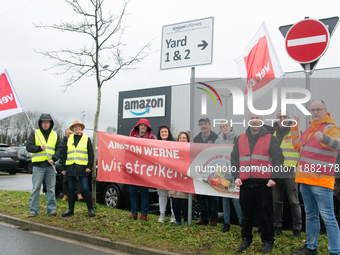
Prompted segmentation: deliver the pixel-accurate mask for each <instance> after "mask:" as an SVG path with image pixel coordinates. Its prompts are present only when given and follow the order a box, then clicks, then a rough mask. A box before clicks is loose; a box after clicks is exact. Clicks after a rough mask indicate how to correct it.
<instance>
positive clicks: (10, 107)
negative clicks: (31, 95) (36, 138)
mask: <svg viewBox="0 0 340 255" xmlns="http://www.w3.org/2000/svg"><path fill="white" fill-rule="evenodd" d="M23 111H24V108H23V107H22V105H21V102H20V99H19V97H18V95H17V93H16V91H15V89H14V86H13V84H12V82H11V80H10V78H9V75H8V73H7V71H6V70H5V71H4V73H2V74H1V75H0V119H4V118H6V117H8V116H11V115H14V114H17V113H20V112H23Z"/></svg>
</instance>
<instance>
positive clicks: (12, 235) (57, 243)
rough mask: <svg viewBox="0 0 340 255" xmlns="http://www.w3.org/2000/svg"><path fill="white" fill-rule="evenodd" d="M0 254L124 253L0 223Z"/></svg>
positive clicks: (66, 254)
mask: <svg viewBox="0 0 340 255" xmlns="http://www.w3.org/2000/svg"><path fill="white" fill-rule="evenodd" d="M0 247H1V251H0V253H1V254H6V255H46V254H53V255H68V254H72V255H93V254H96V255H109V254H110V255H112V254H116V255H126V254H128V253H123V252H120V251H115V250H112V249H108V248H102V247H96V246H93V245H86V244H84V243H79V242H76V241H70V240H64V239H61V238H56V237H53V236H49V235H45V234H41V233H37V232H28V231H24V230H21V229H18V228H16V227H14V226H12V225H9V224H5V223H0Z"/></svg>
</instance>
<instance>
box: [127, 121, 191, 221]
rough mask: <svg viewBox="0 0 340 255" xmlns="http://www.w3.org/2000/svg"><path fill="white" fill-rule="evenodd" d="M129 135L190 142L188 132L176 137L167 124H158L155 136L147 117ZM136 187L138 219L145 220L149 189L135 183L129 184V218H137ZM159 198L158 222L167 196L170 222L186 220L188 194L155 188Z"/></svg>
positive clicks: (163, 214)
mask: <svg viewBox="0 0 340 255" xmlns="http://www.w3.org/2000/svg"><path fill="white" fill-rule="evenodd" d="M130 136H131V137H137V138H144V139H154V140H163V141H177V142H190V132H189V131H186V132H184V131H181V132H179V134H178V136H177V139H176V140H175V139H174V138H173V136H172V133H171V130H170V128H169V126H168V125H165V124H163V125H160V127H159V129H158V133H157V136H155V135H154V134H153V133H152V127H151V125H150V122H149V121H148V120H147V119H140V120H139V121H138V123H137V124H136V125H135V126H134V128H133V129H132V130H131V132H130ZM138 188H139V189H140V195H141V216H140V218H139V219H140V220H147V214H148V210H149V190H148V188H147V187H138V186H136V185H130V186H129V191H130V203H131V215H130V216H129V218H130V219H134V220H137V218H138V215H137V213H138ZM157 194H158V198H159V212H160V215H159V218H158V222H160V223H164V221H165V212H166V207H167V203H168V197H170V204H171V219H170V222H171V223H175V225H181V224H182V217H183V219H184V222H187V221H188V194H187V193H184V192H179V191H168V190H164V189H157Z"/></svg>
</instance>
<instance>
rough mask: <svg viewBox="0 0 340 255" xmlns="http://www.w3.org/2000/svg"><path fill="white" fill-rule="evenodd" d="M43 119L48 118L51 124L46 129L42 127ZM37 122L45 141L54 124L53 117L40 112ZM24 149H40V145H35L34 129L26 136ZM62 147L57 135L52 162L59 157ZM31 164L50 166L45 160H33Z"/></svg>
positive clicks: (32, 150) (36, 151) (36, 150)
mask: <svg viewBox="0 0 340 255" xmlns="http://www.w3.org/2000/svg"><path fill="white" fill-rule="evenodd" d="M43 120H50V122H51V125H50V128H49V129H48V130H44V129H42V127H41V122H42V121H43ZM38 124H39V129H40V131H41V133H42V134H43V136H44V138H45V140H46V142H47V140H48V137H49V135H50V133H51V131H52V129H53V126H54V122H53V119H52V117H51V115H49V114H46V113H43V114H41V116H40V118H39V121H38ZM26 149H27V151H28V152H33V153H38V152H41V151H42V150H41V148H40V146H38V145H35V131H32V133H31V134H30V136H29V137H28V139H27V145H26ZM62 149H63V147H62V146H61V143H60V139H59V136H58V139H57V143H56V145H55V153H54V155H53V156H52V160H53V161H54V162H56V161H57V160H58V159H59V157H60V155H61V151H62ZM33 166H37V167H47V166H51V165H50V163H48V161H47V160H45V161H43V162H34V163H33Z"/></svg>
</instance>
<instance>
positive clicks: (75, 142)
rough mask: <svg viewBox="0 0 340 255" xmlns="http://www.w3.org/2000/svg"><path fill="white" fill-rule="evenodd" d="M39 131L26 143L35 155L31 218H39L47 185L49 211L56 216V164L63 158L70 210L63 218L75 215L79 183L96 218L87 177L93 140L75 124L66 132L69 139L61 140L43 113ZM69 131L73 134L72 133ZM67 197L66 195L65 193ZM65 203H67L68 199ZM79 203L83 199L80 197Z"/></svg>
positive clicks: (63, 171) (50, 120)
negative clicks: (40, 201)
mask: <svg viewBox="0 0 340 255" xmlns="http://www.w3.org/2000/svg"><path fill="white" fill-rule="evenodd" d="M38 125H39V128H38V129H36V130H34V131H32V133H31V134H30V136H29V138H28V140H27V146H26V148H27V151H29V152H30V153H31V154H32V164H33V174H32V184H33V188H32V193H31V195H30V198H29V207H30V209H29V214H28V217H36V216H37V215H38V212H39V198H40V196H39V195H40V190H41V185H42V183H43V182H44V181H45V183H46V210H47V214H49V215H51V216H56V215H57V211H56V209H57V204H56V197H55V184H56V169H55V167H54V163H55V162H56V161H57V160H58V159H59V158H61V160H62V161H61V162H62V174H63V175H64V176H67V182H68V190H69V191H68V196H67V200H68V204H69V210H68V211H67V212H65V213H63V214H62V216H63V217H68V216H72V215H74V206H75V201H76V199H77V188H76V186H77V184H76V182H77V180H79V183H80V186H81V190H82V192H83V194H84V197H83V199H84V200H85V202H86V204H87V208H88V214H89V216H90V217H93V216H95V213H94V210H93V205H92V196H91V191H90V188H89V185H88V176H89V174H90V173H91V171H92V167H93V164H94V154H93V148H92V143H91V140H90V138H89V137H88V136H87V135H85V134H83V133H82V132H81V131H83V130H84V128H85V125H84V124H83V123H81V122H80V121H78V120H76V121H74V122H73V124H72V125H71V126H70V128H69V130H68V131H66V135H67V136H68V137H67V136H66V138H64V140H63V141H61V140H60V138H59V137H58V134H57V133H56V132H55V131H53V126H54V122H53V119H52V117H51V115H50V114H45V113H43V114H42V115H41V116H40V118H39V121H38ZM69 131H70V132H69ZM65 194H66V193H65ZM65 200H66V199H65ZM78 200H80V196H79V195H78Z"/></svg>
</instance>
